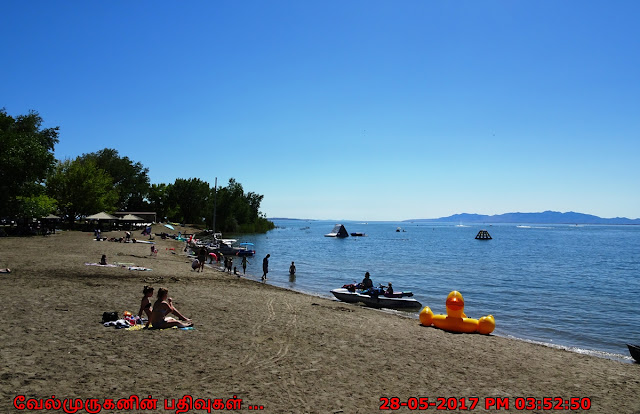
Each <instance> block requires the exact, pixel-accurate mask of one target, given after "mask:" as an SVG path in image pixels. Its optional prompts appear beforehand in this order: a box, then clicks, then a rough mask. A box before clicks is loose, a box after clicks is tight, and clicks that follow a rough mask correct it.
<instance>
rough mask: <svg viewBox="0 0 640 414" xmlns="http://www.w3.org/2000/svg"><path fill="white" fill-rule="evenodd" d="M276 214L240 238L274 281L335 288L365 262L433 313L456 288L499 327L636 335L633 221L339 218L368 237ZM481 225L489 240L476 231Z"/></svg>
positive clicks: (614, 346) (567, 334) (637, 268)
mask: <svg viewBox="0 0 640 414" xmlns="http://www.w3.org/2000/svg"><path fill="white" fill-rule="evenodd" d="M274 222H275V223H276V225H277V226H278V228H277V229H275V230H272V231H270V232H269V233H267V234H264V235H250V236H242V237H241V238H240V240H241V241H250V242H253V243H255V245H256V251H257V254H256V257H255V258H252V259H249V260H250V265H249V267H248V268H247V271H248V272H250V273H253V274H254V275H256V276H259V275H260V274H262V271H261V267H262V258H263V257H264V256H265V255H266V254H267V253H270V254H271V259H270V266H269V268H270V272H269V283H271V284H274V285H277V286H282V287H287V288H291V289H295V290H298V291H303V292H307V293H312V294H317V295H321V296H326V297H333V296H332V295H331V293H329V290H331V289H334V288H336V287H341V286H342V285H343V284H345V283H351V282H353V281H360V280H361V279H362V277H363V276H364V272H365V271H369V272H370V273H371V278H372V279H373V281H374V283H376V284H378V283H382V284H387V283H388V282H392V283H393V286H394V288H395V289H396V290H411V291H413V293H414V295H415V298H416V299H417V300H419V301H420V302H421V303H422V304H423V305H425V306H429V307H431V309H432V310H433V311H434V312H435V313H445V312H446V310H445V305H444V302H445V299H446V297H447V295H448V294H449V292H450V291H451V290H459V291H460V292H461V293H462V295H463V296H464V299H465V312H466V314H467V315H469V317H476V318H477V317H480V316H483V315H487V314H493V315H494V316H495V318H496V331H495V333H496V334H498V335H502V336H512V337H516V338H520V339H525V340H529V341H535V342H541V343H545V344H550V345H555V346H560V347H566V348H568V349H571V350H573V351H577V352H583V353H588V354H593V355H598V356H604V357H609V358H614V359H624V360H631V359H630V357H629V356H628V353H627V350H626V346H625V343H627V342H631V343H640V328H639V326H640V324H639V323H638V321H637V319H636V315H637V311H638V309H640V281H639V280H638V276H639V275H640V227H638V226H575V225H548V226H541V225H530V226H527V225H520V226H518V225H516V224H512V225H510V224H505V225H502V224H501V225H493V226H490V227H483V226H478V225H464V224H460V223H452V224H440V223H438V224H426V223H420V224H417V223H396V222H375V223H361V222H343V223H342V224H344V225H345V227H346V228H347V231H349V232H356V231H357V232H364V233H366V234H367V237H349V238H347V239H335V238H329V237H323V235H324V234H325V233H328V232H330V231H331V229H332V228H333V225H334V224H335V223H334V222H328V221H304V220H275V221H274ZM398 226H401V227H402V228H403V229H405V230H406V231H405V232H400V233H398V232H396V231H395V230H396V228H397V227H398ZM481 228H485V229H487V230H488V231H489V233H490V234H491V236H492V237H493V240H489V241H478V240H475V239H474V237H475V235H476V233H477V232H478V230H480V229H481ZM291 261H295V263H296V267H297V275H296V277H295V278H291V277H290V276H289V274H288V269H289V265H290V264H291ZM237 265H238V267H239V263H237ZM410 316H413V317H417V313H413V314H410Z"/></svg>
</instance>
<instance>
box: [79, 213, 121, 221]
mask: <svg viewBox="0 0 640 414" xmlns="http://www.w3.org/2000/svg"><path fill="white" fill-rule="evenodd" d="M85 218H86V219H87V220H118V218H117V217H114V216H112V215H111V214H107V213H105V212H104V211H103V212H101V213H97V214H94V215H92V216H87V217H85Z"/></svg>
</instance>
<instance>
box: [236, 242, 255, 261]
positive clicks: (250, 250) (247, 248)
mask: <svg viewBox="0 0 640 414" xmlns="http://www.w3.org/2000/svg"><path fill="white" fill-rule="evenodd" d="M254 254H256V251H255V249H254V245H253V243H247V242H244V243H240V248H239V249H238V251H237V252H236V256H240V257H244V256H247V257H251V256H253V255H254Z"/></svg>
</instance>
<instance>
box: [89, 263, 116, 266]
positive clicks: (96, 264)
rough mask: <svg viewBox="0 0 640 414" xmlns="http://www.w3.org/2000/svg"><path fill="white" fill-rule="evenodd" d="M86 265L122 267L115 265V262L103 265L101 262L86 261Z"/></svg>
mask: <svg viewBox="0 0 640 414" xmlns="http://www.w3.org/2000/svg"><path fill="white" fill-rule="evenodd" d="M85 266H100V267H120V266H118V265H115V264H106V265H102V264H100V263H85Z"/></svg>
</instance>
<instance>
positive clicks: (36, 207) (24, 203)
mask: <svg viewBox="0 0 640 414" xmlns="http://www.w3.org/2000/svg"><path fill="white" fill-rule="evenodd" d="M16 198H17V200H18V204H19V206H20V207H19V208H20V210H19V211H20V216H22V217H26V218H42V217H46V216H48V215H49V214H51V213H54V212H55V211H56V210H57V209H58V202H57V201H56V200H55V199H54V198H51V197H49V196H47V195H45V194H39V195H36V196H29V197H22V196H18V197H16Z"/></svg>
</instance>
